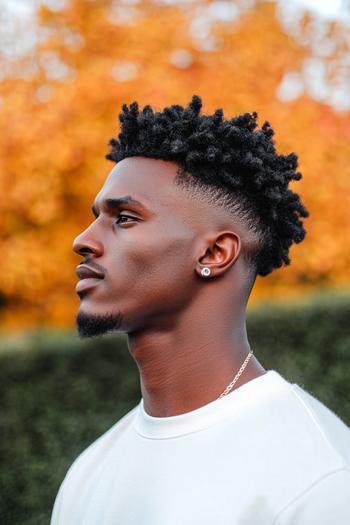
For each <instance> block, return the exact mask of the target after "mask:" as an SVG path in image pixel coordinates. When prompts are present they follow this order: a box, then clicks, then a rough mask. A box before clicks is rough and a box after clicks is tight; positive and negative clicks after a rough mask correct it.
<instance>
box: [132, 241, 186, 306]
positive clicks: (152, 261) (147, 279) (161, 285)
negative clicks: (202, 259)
mask: <svg viewBox="0 0 350 525" xmlns="http://www.w3.org/2000/svg"><path fill="white" fill-rule="evenodd" d="M191 248H192V239H188V238H183V237H181V238H177V239H172V240H171V241H170V240H169V238H168V237H164V238H160V237H158V238H157V242H153V243H149V242H147V244H145V242H143V243H142V244H141V243H138V245H137V248H135V249H134V250H133V251H129V253H128V257H127V259H128V263H127V268H126V269H125V270H126V271H125V277H126V276H127V279H128V280H129V279H130V281H129V284H130V285H131V290H134V291H136V292H137V293H138V294H140V295H141V294H142V295H143V299H146V300H147V297H148V298H150V297H153V300H155V301H157V302H158V301H159V300H163V299H164V300H168V299H169V298H171V297H173V296H174V295H177V296H179V295H181V294H183V293H184V291H186V290H188V287H189V284H190V282H191V279H193V275H194V260H193V257H192V250H191ZM131 290H130V291H131ZM140 298H141V297H139V299H140Z"/></svg>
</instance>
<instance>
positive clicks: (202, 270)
mask: <svg viewBox="0 0 350 525" xmlns="http://www.w3.org/2000/svg"><path fill="white" fill-rule="evenodd" d="M201 274H202V275H203V277H208V275H210V274H211V270H210V268H202V269H201Z"/></svg>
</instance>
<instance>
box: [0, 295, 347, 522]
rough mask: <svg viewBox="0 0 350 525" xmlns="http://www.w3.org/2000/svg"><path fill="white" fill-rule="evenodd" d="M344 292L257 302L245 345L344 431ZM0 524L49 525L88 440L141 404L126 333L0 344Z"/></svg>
mask: <svg viewBox="0 0 350 525" xmlns="http://www.w3.org/2000/svg"><path fill="white" fill-rule="evenodd" d="M349 321H350V296H340V297H334V298H332V297H326V298H323V299H322V297H319V298H317V300H314V301H313V302H311V303H309V304H302V305H300V304H299V305H292V306H289V307H283V306H278V305H273V304H268V303H266V304H264V305H262V306H260V307H259V308H258V309H254V310H250V311H249V313H248V319H247V329H248V338H249V341H250V344H251V347H252V348H253V349H254V352H255V354H256V356H257V357H258V359H259V360H260V362H261V363H262V364H263V366H264V367H265V368H266V369H275V370H277V371H278V372H280V373H281V374H282V375H284V377H286V378H287V379H289V380H290V381H293V382H297V383H298V384H299V385H300V386H303V387H304V388H305V389H307V390H308V391H309V392H310V393H312V394H313V395H314V396H316V397H318V398H319V399H321V401H323V402H324V403H325V404H326V405H327V406H329V407H330V408H331V409H332V410H333V411H334V412H335V413H336V414H338V415H339V416H340V417H341V418H342V419H343V420H344V421H345V422H346V423H347V424H348V425H350V381H349V377H350V374H349V372H350V322H349ZM0 385H1V387H0V388H1V392H0V393H1V399H2V401H1V412H0V414H1V415H0V418H1V419H0V427H1V441H0V459H1V470H0V522H1V523H2V524H4V525H47V524H48V523H49V519H50V515H51V510H52V506H53V502H54V498H55V496H56V493H57V490H58V487H59V485H60V483H61V481H62V479H63V477H64V475H65V473H66V471H67V468H68V467H69V465H70V464H71V463H72V461H73V460H74V458H75V457H76V456H78V454H79V453H80V452H82V450H84V449H85V448H86V447H87V446H88V445H89V444H90V443H92V441H94V440H95V439H96V438H97V437H98V436H100V435H101V434H102V433H103V432H105V431H106V430H107V429H108V428H109V427H110V426H111V425H112V424H113V423H114V422H115V421H117V420H118V419H119V418H120V417H121V416H122V415H123V414H125V413H126V412H128V411H129V410H130V409H131V408H132V407H134V406H135V405H136V404H137V403H138V402H139V400H140V395H141V394H140V390H139V381H138V371H137V367H136V365H135V363H134V361H133V360H132V358H131V357H130V355H129V353H128V350H127V346H126V336H125V335H122V334H116V335H113V336H111V335H110V336H104V337H101V338H97V339H91V340H83V341H82V340H80V339H79V338H78V336H77V335H76V334H75V333H67V332H29V333H26V334H24V335H22V336H17V337H9V336H5V335H3V337H2V338H0Z"/></svg>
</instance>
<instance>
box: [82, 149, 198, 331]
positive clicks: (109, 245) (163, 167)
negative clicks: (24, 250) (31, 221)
mask: <svg viewBox="0 0 350 525" xmlns="http://www.w3.org/2000/svg"><path fill="white" fill-rule="evenodd" d="M177 169H178V166H177V165H176V164H175V163H173V162H168V161H162V160H156V159H148V158H145V157H130V158H127V159H124V160H123V161H121V162H119V163H118V164H117V165H116V166H115V167H114V168H113V170H112V171H111V172H110V174H109V176H108V177H107V179H106V181H105V183H104V185H103V187H102V188H101V190H100V192H99V193H98V194H97V196H96V198H95V201H94V209H95V211H96V213H97V215H98V217H97V218H96V219H95V220H94V221H93V222H92V223H91V224H90V226H89V227H88V228H87V229H86V230H85V231H83V232H82V233H81V234H80V235H78V237H76V239H75V240H74V243H73V250H74V251H75V252H76V253H78V254H80V255H82V256H84V259H83V261H81V263H85V264H86V265H87V266H90V267H91V268H92V269H95V270H97V271H100V272H101V273H102V274H103V275H104V277H103V279H96V280H94V281H85V282H84V280H82V281H80V284H79V285H78V286H79V287H81V289H80V291H79V288H78V291H77V293H78V295H79V297H80V300H81V302H80V308H79V311H78V314H77V319H76V321H77V326H78V330H79V334H80V335H81V336H82V337H89V336H94V335H100V334H103V333H106V332H115V331H118V332H128V333H131V332H133V331H136V330H141V329H145V328H147V327H152V326H155V327H161V326H162V325H164V324H165V323H166V324H167V325H168V324H171V323H173V322H176V317H177V315H178V312H179V310H181V309H183V308H185V307H186V305H187V304H188V303H189V302H190V301H191V298H192V297H193V293H194V290H195V286H196V282H198V281H196V280H198V277H196V273H195V265H196V256H197V255H198V250H199V249H200V245H199V244H198V241H199V239H198V233H200V231H201V228H202V227H203V222H204V221H202V216H203V213H204V209H205V207H204V206H203V203H202V204H199V203H198V202H197V201H194V200H193V199H191V198H190V196H189V194H188V193H187V192H185V191H184V190H182V189H179V188H178V187H177V186H175V185H174V184H173V179H174V178H175V176H176V173H177ZM126 196H127V197H131V198H132V199H135V200H137V201H140V202H141V203H142V204H143V205H144V206H145V207H146V208H147V210H146V209H142V208H141V207H140V206H138V205H135V204H121V205H120V206H119V208H111V207H107V205H106V201H107V199H120V198H122V197H126ZM197 285H198V284H197Z"/></svg>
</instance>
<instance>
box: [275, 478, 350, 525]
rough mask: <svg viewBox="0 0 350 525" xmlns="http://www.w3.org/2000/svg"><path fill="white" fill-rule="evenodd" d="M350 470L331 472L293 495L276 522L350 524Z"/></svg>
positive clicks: (290, 524)
mask: <svg viewBox="0 0 350 525" xmlns="http://www.w3.org/2000/svg"><path fill="white" fill-rule="evenodd" d="M349 500H350V470H349V469H348V468H340V469H338V470H335V471H333V472H328V473H327V474H325V475H324V476H322V477H321V478H320V479H318V480H317V481H315V482H314V483H313V484H311V485H310V486H308V487H306V488H305V489H304V490H303V491H301V492H300V493H299V494H298V495H296V496H295V498H293V500H292V501H290V502H289V503H288V504H287V505H286V506H285V507H284V508H283V509H282V510H281V511H280V512H279V513H278V515H277V516H276V518H275V520H274V522H273V525H305V524H317V525H329V524H330V523H339V524H345V523H350V506H349Z"/></svg>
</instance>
